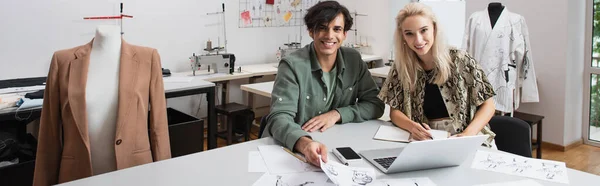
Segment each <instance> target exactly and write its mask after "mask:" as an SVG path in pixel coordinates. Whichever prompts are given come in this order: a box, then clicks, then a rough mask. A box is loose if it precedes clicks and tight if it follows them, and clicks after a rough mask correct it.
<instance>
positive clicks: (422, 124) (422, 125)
mask: <svg viewBox="0 0 600 186" xmlns="http://www.w3.org/2000/svg"><path fill="white" fill-rule="evenodd" d="M421 127H423V128H424V129H425V130H427V127H425V124H424V123H421ZM429 135H430V136H429V138H431V139H432V140H433V136H431V133H429Z"/></svg>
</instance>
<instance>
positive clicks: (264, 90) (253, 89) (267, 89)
mask: <svg viewBox="0 0 600 186" xmlns="http://www.w3.org/2000/svg"><path fill="white" fill-rule="evenodd" d="M273 84H275V82H274V81H268V82H262V83H253V84H245V85H242V86H240V89H242V90H243V91H247V92H249V93H254V94H258V95H261V96H265V97H268V98H271V92H273ZM379 119H380V120H383V121H389V120H390V106H389V105H387V104H386V105H385V109H384V110H383V115H382V116H381V117H380V118H379Z"/></svg>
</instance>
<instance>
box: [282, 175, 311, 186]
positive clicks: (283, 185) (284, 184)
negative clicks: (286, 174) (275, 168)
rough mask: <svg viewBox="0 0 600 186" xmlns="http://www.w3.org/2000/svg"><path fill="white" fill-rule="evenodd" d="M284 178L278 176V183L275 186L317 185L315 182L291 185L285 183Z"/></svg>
mask: <svg viewBox="0 0 600 186" xmlns="http://www.w3.org/2000/svg"><path fill="white" fill-rule="evenodd" d="M282 178H283V176H281V175H277V181H276V182H275V186H306V185H312V184H314V183H315V182H313V181H305V182H304V183H301V184H298V185H293V184H289V183H287V182H285V181H283V180H282Z"/></svg>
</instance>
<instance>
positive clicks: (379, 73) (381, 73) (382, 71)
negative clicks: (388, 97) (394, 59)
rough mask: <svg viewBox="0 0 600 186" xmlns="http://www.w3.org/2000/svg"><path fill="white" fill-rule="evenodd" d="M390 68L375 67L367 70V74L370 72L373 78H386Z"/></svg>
mask: <svg viewBox="0 0 600 186" xmlns="http://www.w3.org/2000/svg"><path fill="white" fill-rule="evenodd" d="M390 68H391V67H390V66H383V67H377V68H372V69H369V72H371V76H373V77H379V78H387V76H388V73H389V72H390Z"/></svg>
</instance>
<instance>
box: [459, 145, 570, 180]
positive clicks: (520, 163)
mask: <svg viewBox="0 0 600 186" xmlns="http://www.w3.org/2000/svg"><path fill="white" fill-rule="evenodd" d="M471 168H474V169H480V170H488V171H493V172H499V173H505V174H510V175H516V176H523V177H529V178H535V179H541V180H546V181H552V182H558V183H566V184H568V183H569V178H568V175H567V167H566V165H565V163H564V162H558V161H550V160H540V159H533V158H526V157H522V156H517V155H512V154H504V153H497V152H489V151H481V150H478V151H477V153H476V154H475V158H473V163H472V164H471Z"/></svg>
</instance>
